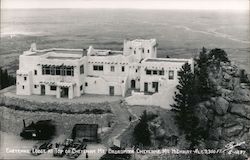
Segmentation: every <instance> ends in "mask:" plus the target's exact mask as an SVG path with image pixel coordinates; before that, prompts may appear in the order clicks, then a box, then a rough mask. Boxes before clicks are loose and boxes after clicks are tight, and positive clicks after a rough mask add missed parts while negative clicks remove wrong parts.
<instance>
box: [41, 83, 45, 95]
mask: <svg viewBox="0 0 250 160" xmlns="http://www.w3.org/2000/svg"><path fill="white" fill-rule="evenodd" d="M41 95H45V85H41Z"/></svg>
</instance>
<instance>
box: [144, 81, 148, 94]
mask: <svg viewBox="0 0 250 160" xmlns="http://www.w3.org/2000/svg"><path fill="white" fill-rule="evenodd" d="M144 92H148V83H146V82H145V83H144Z"/></svg>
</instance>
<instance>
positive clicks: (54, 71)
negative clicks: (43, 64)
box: [50, 67, 56, 75]
mask: <svg viewBox="0 0 250 160" xmlns="http://www.w3.org/2000/svg"><path fill="white" fill-rule="evenodd" d="M50 74H51V75H56V68H55V67H51V68H50Z"/></svg>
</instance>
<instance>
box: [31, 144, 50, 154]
mask: <svg viewBox="0 0 250 160" xmlns="http://www.w3.org/2000/svg"><path fill="white" fill-rule="evenodd" d="M52 146H53V145H52V143H50V141H45V142H38V143H37V144H36V145H35V146H34V147H33V148H32V149H31V151H30V153H31V154H32V155H34V156H38V155H41V154H43V153H46V152H47V151H48V150H49V149H52Z"/></svg>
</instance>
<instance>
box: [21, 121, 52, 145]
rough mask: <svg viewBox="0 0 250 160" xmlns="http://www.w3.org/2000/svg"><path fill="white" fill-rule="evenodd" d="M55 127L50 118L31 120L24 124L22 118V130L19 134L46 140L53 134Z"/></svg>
mask: <svg viewBox="0 0 250 160" xmlns="http://www.w3.org/2000/svg"><path fill="white" fill-rule="evenodd" d="M55 131H56V127H55V124H54V123H53V121H52V120H41V121H38V122H36V123H34V122H32V123H31V124H30V125H28V126H26V125H25V121H24V120H23V130H22V132H21V133H20V136H21V137H23V138H25V139H38V140H48V139H51V138H52V137H53V136H54V135H55Z"/></svg>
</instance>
